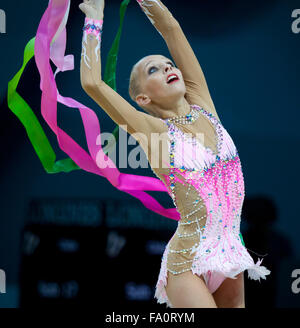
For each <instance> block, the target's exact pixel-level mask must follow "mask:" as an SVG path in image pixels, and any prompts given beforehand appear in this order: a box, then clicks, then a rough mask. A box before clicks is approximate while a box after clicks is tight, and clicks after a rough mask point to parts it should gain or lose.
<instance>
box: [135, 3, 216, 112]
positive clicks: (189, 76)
mask: <svg viewBox="0 0 300 328" xmlns="http://www.w3.org/2000/svg"><path fill="white" fill-rule="evenodd" d="M137 2H138V3H139V5H140V7H141V8H142V10H143V11H144V13H145V14H146V15H147V16H148V18H149V20H150V21H151V23H152V24H153V25H154V27H155V28H156V29H157V31H158V32H159V33H160V34H161V36H162V37H163V38H164V40H165V42H166V44H167V47H168V49H169V52H170V54H171V56H172V58H173V60H174V62H175V63H176V66H177V67H178V68H179V69H180V70H181V72H182V74H183V78H184V81H185V85H186V90H187V92H186V99H187V101H188V103H190V104H197V105H200V106H202V107H204V108H205V109H206V110H207V111H209V112H211V113H212V114H213V115H215V116H216V117H217V118H218V115H217V112H216V109H215V106H214V103H213V101H212V99H211V96H210V92H209V89H208V86H207V83H206V79H205V77H204V74H203V71H202V69H201V67H200V64H199V62H198V60H197V57H196V56H195V54H194V51H193V50H192V48H191V46H190V44H189V42H188V40H187V38H186V37H185V35H184V33H183V31H182V29H181V27H180V25H179V23H178V21H177V20H176V19H175V18H174V17H173V16H172V14H171V13H170V11H169V10H168V8H167V7H166V6H165V5H164V4H163V3H162V2H161V1H160V0H137Z"/></svg>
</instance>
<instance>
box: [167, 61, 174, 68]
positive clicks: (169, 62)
mask: <svg viewBox="0 0 300 328" xmlns="http://www.w3.org/2000/svg"><path fill="white" fill-rule="evenodd" d="M167 64H170V65H171V66H172V67H175V65H174V64H173V63H172V62H167Z"/></svg>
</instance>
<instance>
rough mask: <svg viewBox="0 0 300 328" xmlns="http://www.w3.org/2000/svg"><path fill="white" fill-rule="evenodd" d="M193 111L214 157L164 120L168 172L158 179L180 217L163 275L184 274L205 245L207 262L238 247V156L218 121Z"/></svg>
mask: <svg viewBox="0 0 300 328" xmlns="http://www.w3.org/2000/svg"><path fill="white" fill-rule="evenodd" d="M196 108H198V110H199V111H200V112H201V114H202V115H204V116H206V118H207V119H209V120H210V121H211V122H212V124H213V126H214V127H215V132H216V134H217V152H216V153H215V152H214V151H212V150H211V149H210V148H208V147H205V146H204V144H203V143H201V142H200V141H199V140H197V138H195V137H191V136H187V135H186V134H185V133H184V132H182V131H181V130H180V129H179V128H178V127H177V126H175V125H174V124H170V123H168V122H166V120H165V122H166V124H167V125H168V135H169V138H170V142H169V144H168V147H169V156H170V168H169V174H163V177H164V182H165V184H166V185H167V187H168V190H169V193H170V196H171V197H172V198H173V201H174V204H175V205H176V207H177V210H178V212H179V213H180V217H181V219H180V221H178V227H177V230H176V232H175V233H174V235H173V237H172V239H171V241H170V242H171V244H170V253H169V256H168V269H169V271H171V272H173V273H180V272H183V271H187V270H189V269H190V267H191V265H192V262H193V255H192V254H190V253H191V251H193V250H196V249H199V247H200V244H201V247H202V246H203V245H204V244H205V254H203V255H204V256H206V257H207V258H209V257H210V256H214V255H218V256H219V253H223V256H225V257H226V256H228V255H229V254H230V252H233V251H234V250H235V242H232V240H236V241H237V242H238V244H237V245H239V244H240V237H239V233H240V215H241V209H242V204H243V200H244V180H243V173H242V168H241V163H240V159H239V156H238V152H237V149H236V147H235V145H234V143H233V141H232V139H231V137H230V136H229V134H228V132H227V131H226V130H225V128H224V127H223V125H222V124H221V123H220V121H219V120H218V119H216V118H215V117H214V116H213V115H212V114H210V113H209V112H207V111H205V110H204V109H202V108H200V107H198V106H196ZM229 240H230V242H229Z"/></svg>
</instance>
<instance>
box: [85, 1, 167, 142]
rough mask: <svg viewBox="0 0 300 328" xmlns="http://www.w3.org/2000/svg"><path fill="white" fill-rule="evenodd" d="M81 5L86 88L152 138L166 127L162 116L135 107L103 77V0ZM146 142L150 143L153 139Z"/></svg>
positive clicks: (117, 118) (120, 119)
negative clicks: (153, 134) (154, 115)
mask: <svg viewBox="0 0 300 328" xmlns="http://www.w3.org/2000/svg"><path fill="white" fill-rule="evenodd" d="M79 8H80V9H81V10H82V11H83V12H84V13H85V15H86V18H85V24H84V29H83V38H82V53H81V63H80V80H81V85H82V87H83V89H84V90H85V91H86V93H87V94H88V95H89V96H90V97H91V98H92V99H93V100H94V101H95V102H96V103H97V104H98V105H99V106H100V107H101V108H102V109H103V110H104V111H105V112H106V113H107V114H108V115H109V116H110V117H111V119H112V120H113V121H114V122H115V123H117V124H118V125H126V128H127V131H128V132H129V133H130V134H132V133H136V132H142V133H144V134H145V135H146V136H147V137H148V138H149V137H150V135H151V132H158V133H161V132H164V130H165V129H166V127H165V126H164V124H163V122H161V120H159V119H158V118H156V117H153V116H151V115H149V114H146V113H143V112H141V111H138V110H136V109H135V108H134V107H133V106H131V105H130V104H129V103H128V102H127V101H126V100H125V99H124V98H122V97H121V96H120V95H119V94H118V93H117V92H115V91H114V90H113V89H112V88H111V87H109V86H108V85H107V84H106V83H105V82H104V81H103V80H102V78H101V51H100V50H101V49H100V48H101V36H102V24H103V18H104V14H103V10H104V0H89V1H86V0H85V1H84V2H83V3H82V4H80V5H79ZM147 142H149V143H150V139H148V140H147Z"/></svg>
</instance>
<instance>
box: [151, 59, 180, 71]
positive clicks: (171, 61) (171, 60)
mask: <svg viewBox="0 0 300 328" xmlns="http://www.w3.org/2000/svg"><path fill="white" fill-rule="evenodd" d="M152 62H153V60H150V61H148V63H147V64H146V65H145V71H146V68H147V66H148V65H149V64H150V63H152ZM167 62H170V63H172V64H173V66H175V64H174V63H173V62H172V60H170V59H168V60H167Z"/></svg>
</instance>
